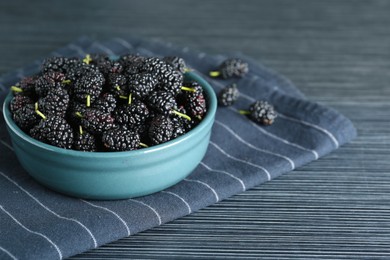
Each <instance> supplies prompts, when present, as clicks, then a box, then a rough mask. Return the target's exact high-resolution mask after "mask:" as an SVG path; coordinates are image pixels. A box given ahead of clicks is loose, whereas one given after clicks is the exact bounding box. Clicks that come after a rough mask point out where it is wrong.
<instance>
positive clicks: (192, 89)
mask: <svg viewBox="0 0 390 260" xmlns="http://www.w3.org/2000/svg"><path fill="white" fill-rule="evenodd" d="M180 89H181V90H184V91H189V92H195V91H196V89H195V88H189V87H185V86H182V87H181V88H180Z"/></svg>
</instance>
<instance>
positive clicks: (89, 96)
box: [87, 95, 91, 107]
mask: <svg viewBox="0 0 390 260" xmlns="http://www.w3.org/2000/svg"><path fill="white" fill-rule="evenodd" d="M90 106H91V95H87V107H90Z"/></svg>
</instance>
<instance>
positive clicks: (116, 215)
mask: <svg viewBox="0 0 390 260" xmlns="http://www.w3.org/2000/svg"><path fill="white" fill-rule="evenodd" d="M80 200H81V201H82V202H85V203H87V204H88V205H90V206H92V207H95V208H98V209H102V210H105V211H108V212H110V213H111V214H113V215H114V216H115V217H117V218H118V219H119V221H120V222H122V223H123V225H124V226H125V228H126V232H127V236H130V235H131V232H130V228H129V226H128V225H127V223H126V222H125V221H124V220H123V219H122V218H121V217H120V216H119V215H118V214H117V213H116V212H114V211H112V210H110V209H108V208H105V207H102V206H99V205H96V204H93V203H92V202H89V201H86V200H83V199H80Z"/></svg>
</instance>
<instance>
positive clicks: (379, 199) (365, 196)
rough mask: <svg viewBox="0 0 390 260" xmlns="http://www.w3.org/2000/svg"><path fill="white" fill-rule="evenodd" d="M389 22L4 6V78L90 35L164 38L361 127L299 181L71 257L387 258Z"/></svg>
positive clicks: (102, 4)
mask: <svg viewBox="0 0 390 260" xmlns="http://www.w3.org/2000/svg"><path fill="white" fill-rule="evenodd" d="M27 7H28V8H27ZM389 13H390V2H389V1H380V0H378V1H364V0H351V1H337V0H332V1H312V0H301V1H288V0H276V1H275V0H266V1H254V0H248V1H233V0H228V1H226V0H225V1H222V0H217V1H189V0H182V1H179V0H168V1H157V0H146V1H125V0H123V1H118V0H114V1H103V0H99V1H76V0H72V1H34V2H33V3H32V2H31V1H21V0H17V1H1V2H0V57H1V59H0V74H3V73H5V72H7V71H8V70H11V69H15V68H18V67H20V66H22V65H23V64H25V63H27V62H29V61H32V60H34V59H36V58H38V57H42V56H44V55H45V54H47V53H48V52H49V51H51V50H54V49H56V48H58V47H60V46H62V45H64V44H66V43H68V42H69V41H72V40H74V39H75V38H77V37H79V36H81V35H88V36H90V37H94V38H96V39H106V38H108V37H113V36H126V35H132V34H135V35H139V36H143V37H152V38H153V37H156V38H161V39H164V40H167V41H171V42H173V43H175V44H178V45H182V46H189V47H190V48H196V49H201V50H203V51H205V52H209V53H218V52H234V51H241V52H243V53H245V54H247V55H249V56H252V57H253V58H254V59H257V60H258V61H259V62H261V63H263V64H265V65H266V66H268V67H269V68H271V69H274V70H276V71H278V72H280V73H281V74H283V75H285V76H286V77H288V78H290V79H291V80H292V81H293V82H294V83H295V84H296V85H297V86H298V87H299V88H300V89H301V90H302V92H304V93H305V94H306V95H307V97H308V98H310V99H311V100H314V101H317V102H320V103H321V104H324V105H327V106H331V107H333V108H335V109H337V110H339V111H340V112H341V113H343V114H344V115H346V116H348V117H349V118H351V120H352V121H353V122H354V124H355V126H356V127H357V129H358V134H359V137H358V138H357V139H355V140H354V141H353V142H352V143H350V144H348V145H345V146H343V147H341V148H340V149H339V150H337V151H335V152H334V153H332V154H330V155H328V156H326V157H324V158H321V159H320V160H318V161H315V162H313V163H310V164H309V165H306V166H304V167H301V168H299V169H297V170H295V171H294V172H291V173H289V174H286V175H283V176H281V177H279V178H277V179H275V180H273V181H271V182H269V183H266V184H264V185H261V186H259V187H257V188H255V189H252V190H249V191H247V192H245V193H242V194H239V195H236V196H234V197H232V198H230V199H228V200H225V201H222V202H219V203H217V204H215V205H213V206H210V207H208V208H205V209H202V210H200V211H198V212H196V213H193V214H192V215H190V216H187V217H184V218H181V219H178V220H175V221H172V222H170V223H168V224H164V225H163V226H160V227H158V228H154V229H151V230H148V231H146V232H142V233H140V234H137V235H134V236H131V237H129V238H126V239H122V240H120V241H117V242H115V243H112V244H109V245H106V246H102V247H100V248H98V249H95V250H92V251H90V252H86V253H84V254H81V255H78V256H75V257H73V259H110V258H112V259H114V258H115V259H118V258H130V259H133V258H158V259H163V258H168V259H172V258H204V259H210V258H221V259H229V258H230V259H237V258H246V259H249V258H262V259H267V258H269V259H275V258H279V259H284V258H288V259H294V258H296V259H302V258H308V259H312V258H314V257H316V258H324V259H330V258H337V259H340V258H343V259H348V258H351V259H356V258H389V257H390V256H389V255H390V249H389V248H390V195H389V192H390V160H389V158H390V157H389V156H390V101H389V99H390V86H389V84H390V48H389V46H390V29H389V28H390V16H389Z"/></svg>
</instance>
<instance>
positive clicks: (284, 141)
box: [228, 107, 319, 160]
mask: <svg viewBox="0 0 390 260" xmlns="http://www.w3.org/2000/svg"><path fill="white" fill-rule="evenodd" d="M228 109H230V110H232V111H233V112H236V113H238V110H237V109H236V108H233V107H228ZM249 123H251V124H252V126H254V127H255V128H256V129H257V130H259V131H260V132H262V133H263V134H265V135H268V136H269V137H271V138H274V139H276V140H279V141H281V142H283V143H285V144H287V145H290V146H294V147H296V148H298V149H301V150H304V151H307V152H310V153H312V154H313V155H314V158H315V159H316V160H317V159H318V158H319V155H318V153H317V152H316V151H315V150H312V149H309V148H306V147H303V146H301V145H299V144H297V143H292V142H290V141H288V140H286V139H284V138H281V137H279V136H277V135H274V134H272V133H270V132H268V131H266V130H264V129H263V128H262V127H260V126H259V125H257V124H256V123H254V122H252V121H249Z"/></svg>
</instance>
